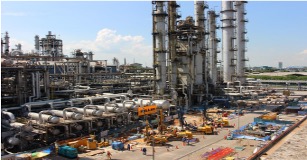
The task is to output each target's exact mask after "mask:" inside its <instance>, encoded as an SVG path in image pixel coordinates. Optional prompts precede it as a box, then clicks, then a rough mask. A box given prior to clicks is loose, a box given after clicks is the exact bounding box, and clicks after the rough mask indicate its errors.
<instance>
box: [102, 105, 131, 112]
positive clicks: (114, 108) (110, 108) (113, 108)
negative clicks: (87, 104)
mask: <svg viewBox="0 0 307 160" xmlns="http://www.w3.org/2000/svg"><path fill="white" fill-rule="evenodd" d="M98 108H99V109H100V110H102V111H104V112H105V113H109V112H111V113H123V112H124V111H125V109H124V108H123V107H118V105H117V104H105V106H98Z"/></svg>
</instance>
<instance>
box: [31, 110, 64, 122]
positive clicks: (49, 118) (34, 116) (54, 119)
mask: <svg viewBox="0 0 307 160" xmlns="http://www.w3.org/2000/svg"><path fill="white" fill-rule="evenodd" d="M28 116H29V117H31V118H32V119H34V120H39V114H38V113H34V112H30V113H28ZM42 119H43V120H44V122H48V123H54V124H56V123H59V122H60V118H59V117H55V116H52V115H47V114H42Z"/></svg>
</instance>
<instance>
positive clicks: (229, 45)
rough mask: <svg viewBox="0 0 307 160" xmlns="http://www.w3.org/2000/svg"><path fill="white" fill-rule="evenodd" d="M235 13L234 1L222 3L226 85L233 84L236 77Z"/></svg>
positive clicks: (224, 76)
mask: <svg viewBox="0 0 307 160" xmlns="http://www.w3.org/2000/svg"><path fill="white" fill-rule="evenodd" d="M234 12H235V10H234V9H233V2H232V1H222V11H221V13H222V17H221V21H222V36H223V37H222V49H223V78H224V83H226V82H233V81H234V79H233V77H234V76H235V64H234V60H235V59H234V51H235V50H236V47H235V44H234V41H235V35H234V27H235V26H234V20H235V18H234Z"/></svg>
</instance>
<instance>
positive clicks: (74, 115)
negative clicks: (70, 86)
mask: <svg viewBox="0 0 307 160" xmlns="http://www.w3.org/2000/svg"><path fill="white" fill-rule="evenodd" d="M67 111H76V109H74V108H65V109H63V111H60V110H51V112H53V114H54V115H56V116H59V117H63V119H64V120H66V119H68V118H71V119H74V120H80V119H82V117H83V115H82V114H79V113H75V112H67Z"/></svg>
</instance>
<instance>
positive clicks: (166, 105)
mask: <svg viewBox="0 0 307 160" xmlns="http://www.w3.org/2000/svg"><path fill="white" fill-rule="evenodd" d="M152 102H153V103H155V104H156V105H157V108H159V109H161V108H162V109H169V107H170V105H171V104H170V103H169V101H167V100H154V101H152Z"/></svg>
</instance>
